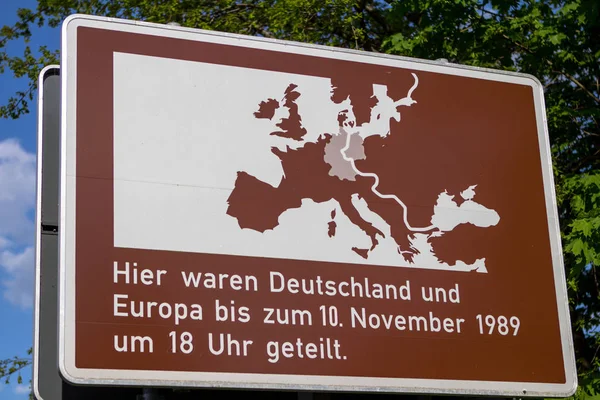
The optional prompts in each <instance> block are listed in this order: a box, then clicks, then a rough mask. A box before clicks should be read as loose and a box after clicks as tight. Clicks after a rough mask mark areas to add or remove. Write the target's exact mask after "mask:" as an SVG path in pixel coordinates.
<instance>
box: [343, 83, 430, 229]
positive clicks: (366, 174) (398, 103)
mask: <svg viewBox="0 0 600 400" xmlns="http://www.w3.org/2000/svg"><path fill="white" fill-rule="evenodd" d="M412 76H413V78H415V83H414V84H413V86H412V87H411V88H410V90H409V91H408V94H407V96H406V97H404V98H403V99H400V100H398V101H396V102H394V106H395V107H399V106H410V105H411V104H414V103H416V101H415V100H413V99H412V97H411V95H412V92H413V91H414V90H415V89H416V88H417V86H418V85H419V78H418V77H417V75H416V74H414V73H413V74H412ZM356 133H357V131H355V132H348V133H347V137H346V145H345V146H344V147H343V148H342V149H341V150H340V152H341V153H342V158H343V159H344V160H346V161H348V162H349V163H350V165H352V169H353V170H354V172H356V174H358V175H360V176H364V177H370V178H373V179H374V180H375V182H374V183H373V186H371V191H372V192H373V193H374V194H375V195H376V196H377V197H379V198H381V199H392V200H395V201H396V203H398V204H399V205H400V207H402V210H403V211H404V215H403V218H404V224H405V225H406V227H407V228H408V229H409V230H410V231H412V232H427V231H430V230H433V229H436V228H437V227H436V226H434V225H430V226H427V227H423V228H416V227H413V226H411V225H410V224H409V223H408V208H407V207H406V204H404V202H403V201H402V200H400V199H399V198H398V196H396V195H395V194H383V193H381V192H379V191H378V190H377V187H378V186H379V176H378V175H377V174H374V173H372V172H362V171H361V170H359V169H358V168H356V165H355V163H354V159H353V158H351V157H348V156H346V151H347V150H348V149H349V148H350V137H351V136H352V135H353V134H356Z"/></svg>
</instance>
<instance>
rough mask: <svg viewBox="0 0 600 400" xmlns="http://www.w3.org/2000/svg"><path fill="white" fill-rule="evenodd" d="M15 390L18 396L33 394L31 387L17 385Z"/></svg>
mask: <svg viewBox="0 0 600 400" xmlns="http://www.w3.org/2000/svg"><path fill="white" fill-rule="evenodd" d="M13 390H14V392H15V393H16V394H29V392H31V388H30V387H29V385H16V386H15V387H14V389H13Z"/></svg>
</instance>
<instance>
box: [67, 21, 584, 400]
mask: <svg viewBox="0 0 600 400" xmlns="http://www.w3.org/2000/svg"><path fill="white" fill-rule="evenodd" d="M63 30H64V31H63V53H62V56H63V60H62V65H61V68H62V72H63V74H62V79H63V93H64V97H63V118H62V124H63V126H62V129H63V136H62V137H63V141H62V173H63V175H62V188H61V190H62V192H61V193H62V196H63V198H62V201H61V232H60V240H61V258H60V263H61V279H62V281H61V282H62V286H61V312H62V314H61V315H62V317H63V318H64V319H63V323H62V324H61V326H60V327H61V330H60V368H61V371H62V374H63V376H64V377H65V378H66V379H67V380H68V381H70V382H73V383H79V384H111V385H113V384H125V385H150V386H152V385H155V386H205V387H206V386H208V387H238V388H283V389H296V390H297V389H300V390H342V391H379V392H405V393H411V392H413V393H464V394H495V395H506V396H509V395H510V396H522V395H533V396H567V395H569V394H571V393H573V391H574V389H575V387H576V374H575V367H574V356H573V345H572V338H571V334H570V325H569V315H568V308H567V298H566V294H565V293H566V289H565V278H564V272H563V265H562V258H561V257H562V253H561V247H560V237H559V229H558V218H557V212H556V205H555V200H554V199H555V196H554V186H553V181H552V171H551V162H550V154H549V144H548V135H547V128H546V124H545V111H544V103H543V91H542V87H541V85H540V83H539V82H538V81H537V80H536V79H535V78H533V77H531V76H527V75H522V74H512V73H504V72H498V71H490V70H483V69H474V68H467V67H464V66H458V65H451V64H447V63H446V64H444V63H436V62H429V61H423V60H412V59H405V58H398V57H388V56H381V55H373V54H370V53H364V52H355V51H348V50H341V49H334V48H329V47H320V46H310V45H303V44H298V43H290V42H281V41H273V40H264V39H258V38H253V37H246V36H238V35H228V34H222V33H216V32H205V31H199V30H190V29H184V28H179V27H172V26H163V25H155V24H147V23H139V22H132V21H124V20H114V19H106V18H98V17H89V16H73V17H70V18H69V19H68V20H67V21H66V22H65V24H64V28H63Z"/></svg>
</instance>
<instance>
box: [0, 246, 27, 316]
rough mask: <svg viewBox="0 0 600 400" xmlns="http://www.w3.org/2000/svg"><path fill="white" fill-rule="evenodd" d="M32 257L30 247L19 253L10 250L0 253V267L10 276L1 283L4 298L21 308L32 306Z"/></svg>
mask: <svg viewBox="0 0 600 400" xmlns="http://www.w3.org/2000/svg"><path fill="white" fill-rule="evenodd" d="M34 255H35V252H34V250H33V247H32V246H28V247H26V248H25V249H24V250H22V251H21V252H15V253H13V252H12V251H10V250H5V251H2V252H0V265H1V266H2V267H3V268H4V270H5V271H6V272H8V275H9V276H10V278H9V279H6V280H3V281H2V286H3V287H4V298H5V299H6V300H7V301H8V302H9V303H12V304H14V305H16V306H20V307H22V308H27V307H31V305H32V304H33V290H34V289H33V281H34V273H33V266H34V262H35V260H34Z"/></svg>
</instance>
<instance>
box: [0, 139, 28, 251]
mask: <svg viewBox="0 0 600 400" xmlns="http://www.w3.org/2000/svg"><path fill="white" fill-rule="evenodd" d="M35 182H36V170H35V155H34V154H33V153H28V152H27V151H25V150H24V149H23V148H22V147H21V145H20V144H19V142H18V141H16V140H15V139H6V140H3V141H1V142H0V237H3V238H4V239H5V240H6V239H8V240H11V241H15V242H17V243H31V241H32V240H33V221H32V220H31V219H30V218H29V217H28V213H30V212H31V210H32V209H33V206H34V204H35Z"/></svg>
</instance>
